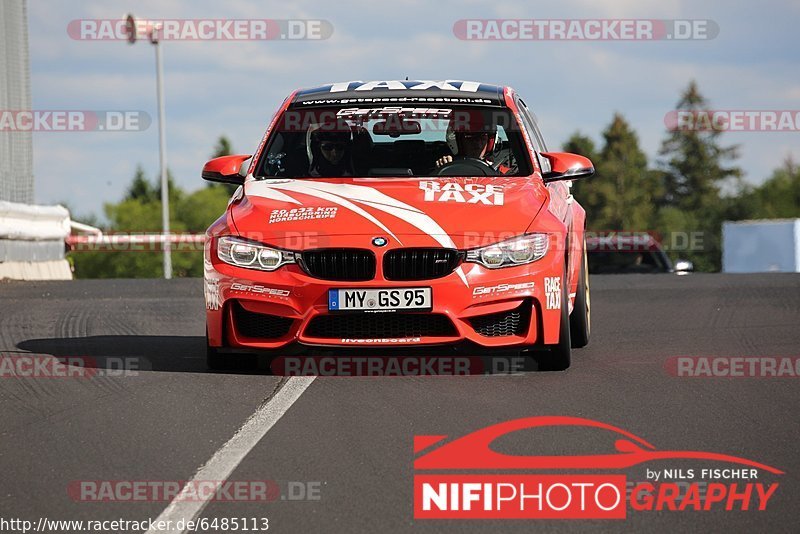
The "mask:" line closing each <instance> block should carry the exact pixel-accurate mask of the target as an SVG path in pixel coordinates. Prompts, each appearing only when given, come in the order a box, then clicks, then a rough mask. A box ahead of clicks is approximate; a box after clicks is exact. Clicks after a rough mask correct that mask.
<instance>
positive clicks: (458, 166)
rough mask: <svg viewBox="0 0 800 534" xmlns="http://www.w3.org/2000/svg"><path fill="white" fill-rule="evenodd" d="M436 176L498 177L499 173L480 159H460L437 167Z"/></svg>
mask: <svg viewBox="0 0 800 534" xmlns="http://www.w3.org/2000/svg"><path fill="white" fill-rule="evenodd" d="M436 176H499V173H498V172H497V170H496V169H495V168H494V167H492V166H491V165H489V164H488V163H486V162H485V161H483V160H482V159H478V158H461V159H454V160H453V161H451V162H450V163H445V164H444V165H442V166H441V167H439V169H438V170H437V171H436Z"/></svg>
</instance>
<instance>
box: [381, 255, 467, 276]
mask: <svg viewBox="0 0 800 534" xmlns="http://www.w3.org/2000/svg"><path fill="white" fill-rule="evenodd" d="M460 260H461V254H460V253H459V252H458V251H457V250H455V249H452V248H398V249H394V250H390V251H388V252H387V253H386V255H385V256H384V257H383V275H384V277H385V278H386V279H387V280H430V279H432V278H441V277H443V276H447V275H448V274H450V273H452V272H453V269H455V268H456V266H458V262H459V261H460Z"/></svg>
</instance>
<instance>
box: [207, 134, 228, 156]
mask: <svg viewBox="0 0 800 534" xmlns="http://www.w3.org/2000/svg"><path fill="white" fill-rule="evenodd" d="M231 154H233V147H232V146H231V140H230V139H228V138H227V137H226V136H224V135H221V136H220V137H219V139H218V140H217V144H216V145H215V146H214V151H213V152H212V153H211V159H214V158H219V157H222V156H230V155H231Z"/></svg>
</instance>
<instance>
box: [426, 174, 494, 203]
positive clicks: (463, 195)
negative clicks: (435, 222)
mask: <svg viewBox="0 0 800 534" xmlns="http://www.w3.org/2000/svg"><path fill="white" fill-rule="evenodd" d="M419 188H420V189H422V190H423V191H425V202H459V203H462V204H486V205H489V206H502V205H503V187H502V186H499V185H492V184H464V185H461V184H459V183H456V182H446V183H441V182H434V181H427V180H424V181H421V182H420V183H419Z"/></svg>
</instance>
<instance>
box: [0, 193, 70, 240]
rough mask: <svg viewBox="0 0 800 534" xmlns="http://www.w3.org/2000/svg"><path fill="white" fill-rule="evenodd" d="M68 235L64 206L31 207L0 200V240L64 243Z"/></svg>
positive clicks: (67, 221) (66, 211)
mask: <svg viewBox="0 0 800 534" xmlns="http://www.w3.org/2000/svg"><path fill="white" fill-rule="evenodd" d="M69 233H70V221H69V211H68V210H67V208H65V207H64V206H31V205H29V204H18V203H16V202H5V201H2V200H0V239H13V240H23V241H45V240H55V239H60V240H61V241H64V240H65V239H66V238H67V237H68V236H69Z"/></svg>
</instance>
